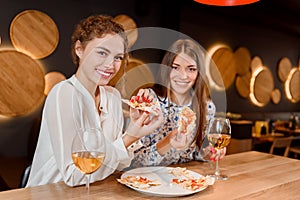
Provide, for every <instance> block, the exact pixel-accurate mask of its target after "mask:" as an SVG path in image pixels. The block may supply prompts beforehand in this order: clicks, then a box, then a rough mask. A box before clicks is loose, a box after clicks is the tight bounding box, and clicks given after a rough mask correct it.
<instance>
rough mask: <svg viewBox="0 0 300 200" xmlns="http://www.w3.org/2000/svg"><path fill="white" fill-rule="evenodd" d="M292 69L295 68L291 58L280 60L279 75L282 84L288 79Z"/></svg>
mask: <svg viewBox="0 0 300 200" xmlns="http://www.w3.org/2000/svg"><path fill="white" fill-rule="evenodd" d="M292 67H293V66H292V62H291V61H290V59H289V58H287V57H283V58H282V59H280V61H279V64H278V71H277V73H278V77H279V79H280V80H281V81H282V82H284V81H285V80H286V79H287V77H288V75H289V73H290V71H291V69H292Z"/></svg>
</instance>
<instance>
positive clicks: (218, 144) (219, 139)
mask: <svg viewBox="0 0 300 200" xmlns="http://www.w3.org/2000/svg"><path fill="white" fill-rule="evenodd" d="M230 138H231V137H230V135H226V134H218V133H213V134H209V135H208V141H209V142H210V143H211V145H213V147H214V148H217V149H222V148H224V147H226V146H227V145H228V144H229V142H230Z"/></svg>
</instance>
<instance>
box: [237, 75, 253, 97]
mask: <svg viewBox="0 0 300 200" xmlns="http://www.w3.org/2000/svg"><path fill="white" fill-rule="evenodd" d="M250 79H251V73H250V71H249V72H248V73H246V74H245V75H244V76H238V77H237V78H236V81H235V88H236V89H237V91H238V93H239V95H241V96H242V97H244V98H248V97H249V93H250Z"/></svg>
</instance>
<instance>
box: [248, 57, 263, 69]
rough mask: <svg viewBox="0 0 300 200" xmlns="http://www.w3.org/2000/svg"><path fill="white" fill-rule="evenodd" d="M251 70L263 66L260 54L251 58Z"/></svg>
mask: <svg viewBox="0 0 300 200" xmlns="http://www.w3.org/2000/svg"><path fill="white" fill-rule="evenodd" d="M250 65H251V67H250V68H251V71H252V72H254V71H255V70H256V69H257V68H259V67H262V66H263V62H262V60H261V58H260V57H259V56H254V57H253V58H252V60H251V64H250Z"/></svg>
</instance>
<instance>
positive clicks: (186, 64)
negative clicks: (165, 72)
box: [170, 53, 198, 96]
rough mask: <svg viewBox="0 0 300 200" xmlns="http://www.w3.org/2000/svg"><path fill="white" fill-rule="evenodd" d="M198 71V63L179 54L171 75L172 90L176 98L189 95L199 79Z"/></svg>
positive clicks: (173, 64)
mask: <svg viewBox="0 0 300 200" xmlns="http://www.w3.org/2000/svg"><path fill="white" fill-rule="evenodd" d="M197 75H198V69H197V64H196V61H195V60H193V59H192V58H191V57H190V56H188V55H187V54H185V53H180V54H178V55H177V56H176V57H175V59H174V61H173V63H172V70H171V73H170V85H171V90H172V92H173V93H174V94H175V95H176V96H179V95H180V96H182V95H186V94H189V91H190V89H191V88H192V87H193V85H194V84H195V81H196V79H197Z"/></svg>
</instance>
